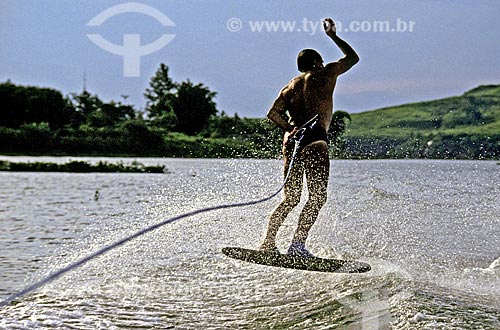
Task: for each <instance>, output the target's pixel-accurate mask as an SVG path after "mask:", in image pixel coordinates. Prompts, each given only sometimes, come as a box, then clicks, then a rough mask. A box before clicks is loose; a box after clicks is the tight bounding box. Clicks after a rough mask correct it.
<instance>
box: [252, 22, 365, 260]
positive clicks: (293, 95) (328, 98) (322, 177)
mask: <svg viewBox="0 0 500 330" xmlns="http://www.w3.org/2000/svg"><path fill="white" fill-rule="evenodd" d="M323 27H324V29H325V32H326V34H327V35H328V36H329V37H330V38H331V39H332V40H333V42H334V43H335V44H336V45H337V46H338V47H339V48H340V50H341V51H342V52H343V53H344V55H345V57H343V58H341V59H340V60H338V61H337V62H332V63H328V64H327V65H326V66H324V65H323V59H322V58H321V55H320V54H319V53H318V52H316V51H315V50H313V49H304V50H302V51H301V52H300V53H299V55H298V57H297V65H298V69H299V71H300V72H302V73H301V74H300V75H298V76H297V77H295V78H293V79H292V80H291V81H290V82H289V83H288V85H286V86H285V87H284V88H283V89H282V90H281V92H280V94H279V96H278V98H277V99H276V100H275V101H274V103H273V105H272V107H271V109H270V110H269V112H268V113H267V117H268V118H269V119H270V120H271V121H273V122H274V123H275V124H276V125H277V126H278V127H280V128H282V129H283V130H284V131H285V135H284V138H283V154H284V171H285V175H286V173H287V171H288V166H289V165H290V160H291V156H292V152H293V143H289V142H290V141H289V139H290V138H291V137H292V136H293V135H294V134H295V133H296V132H297V130H298V127H300V126H302V125H303V124H304V123H306V122H307V121H309V120H310V119H311V118H313V117H314V116H315V115H318V121H317V123H316V125H314V127H313V128H312V129H309V130H306V133H305V135H304V138H303V139H302V142H301V150H300V151H299V152H298V154H297V156H296V158H295V160H294V165H293V168H292V171H291V173H290V177H289V179H288V181H287V182H286V185H285V191H284V198H283V200H282V201H281V202H280V204H279V205H278V206H277V207H276V209H275V210H274V211H273V213H272V215H271V217H270V219H269V226H268V229H267V235H266V238H265V240H264V243H263V244H262V246H261V250H265V251H275V252H279V251H278V249H277V248H276V235H277V233H278V230H279V228H280V226H281V225H282V224H283V222H284V221H285V219H286V217H287V215H288V214H289V213H290V211H292V209H293V208H294V207H295V206H297V205H298V204H299V201H300V195H301V193H302V184H303V177H304V174H305V176H306V181H307V189H308V192H309V197H308V200H307V202H306V204H305V206H304V209H303V210H302V212H301V214H300V217H299V222H298V226H297V230H296V232H295V235H294V237H293V240H292V244H291V245H290V248H289V249H288V254H290V255H299V256H304V257H310V256H312V255H311V253H310V252H309V251H307V250H306V248H305V243H306V239H307V235H308V233H309V230H310V229H311V227H312V226H313V224H314V222H315V221H316V218H317V217H318V214H319V211H320V209H321V208H322V207H323V205H324V204H325V203H326V195H327V186H328V176H329V172H330V160H329V157H328V144H327V142H328V140H327V132H328V129H329V127H330V122H331V119H332V114H333V90H334V89H335V84H336V81H337V77H338V76H339V75H341V74H342V73H344V72H346V71H347V70H349V69H350V68H351V67H352V66H353V65H355V64H356V63H357V62H358V61H359V57H358V55H357V54H356V52H355V51H354V50H353V49H352V48H351V46H349V45H348V44H347V43H346V42H345V41H344V40H342V39H340V38H339V37H338V36H337V33H336V29H335V23H334V22H333V20H332V19H331V18H327V19H325V20H324V21H323Z"/></svg>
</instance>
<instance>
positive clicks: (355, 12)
mask: <svg viewBox="0 0 500 330" xmlns="http://www.w3.org/2000/svg"><path fill="white" fill-rule="evenodd" d="M127 3H129V5H128V7H124V6H121V7H115V8H114V9H113V10H112V11H111V12H110V15H108V16H109V17H108V18H107V19H106V18H105V17H104V18H103V17H101V18H102V19H101V20H100V21H98V22H96V20H98V18H96V20H94V22H93V23H94V24H89V23H90V22H91V20H92V19H94V18H95V17H96V16H97V15H99V14H100V13H102V12H103V11H105V10H106V9H108V8H111V7H113V6H117V5H123V4H127ZM139 4H143V5H147V8H149V9H144V8H146V7H144V6H141V5H139ZM120 8H121V9H124V10H123V12H122V13H120V11H119V9H120ZM130 9H133V10H135V11H137V10H139V11H142V12H140V13H137V12H126V11H130ZM155 10H156V11H155ZM113 14H114V15H113ZM159 14H161V15H160V16H161V17H160V16H159ZM151 15H152V16H151ZM165 17H166V18H165ZM325 17H332V18H333V19H334V20H336V21H338V22H339V25H340V26H341V28H342V31H339V32H338V34H339V36H340V37H342V38H343V39H345V40H346V41H347V42H349V43H350V44H351V45H352V46H353V47H354V48H355V50H356V51H357V52H358V54H359V55H360V57H361V61H360V62H359V64H358V65H356V66H355V67H354V68H353V69H352V70H351V71H349V72H348V73H346V74H345V75H344V76H341V77H340V78H339V80H338V84H337V90H336V93H335V109H339V110H347V111H352V112H358V111H364V110H371V109H376V108H380V107H382V106H389V105H396V104H401V103H407V102H416V101H422V100H429V99H436V98H441V97H446V96H451V95H459V94H462V93H463V92H464V91H466V90H468V89H470V88H473V87H475V86H477V85H479V84H488V83H493V84H498V83H500V42H499V41H500V19H499V18H500V1H498V0H477V1H473V0H470V1H466V0H411V1H409V0H407V1H401V0H377V1H373V0H360V1H352V0H337V1H335V0H326V1H304V0H301V1H290V0H282V1H264V0H259V1H238V0H230V1H229V0H223V1H222V0H221V1H208V0H207V1H190V0H182V1H168V0H154V1H153V0H151V1H149V0H146V1H137V2H134V3H132V4H130V2H128V1H115V0H113V1H111V0H109V1H108V0H78V1H77V0H0V81H2V82H3V81H5V80H7V79H11V80H12V81H13V82H14V83H17V84H23V85H37V86H44V87H52V88H56V89H58V90H61V91H62V92H63V93H64V94H68V93H71V92H80V91H81V90H82V85H83V76H84V72H86V77H87V89H88V90H89V91H90V92H91V93H95V94H98V95H99V97H101V98H102V99H103V100H105V101H109V100H116V101H119V100H122V98H121V95H129V98H128V99H127V103H132V104H134V105H136V107H137V108H139V109H140V108H143V107H144V104H145V99H144V97H143V92H144V90H145V88H146V87H147V86H148V83H149V80H150V78H151V76H152V75H153V74H154V72H155V71H156V70H157V68H158V67H159V65H160V63H165V64H167V65H168V66H169V67H170V73H171V76H172V78H173V79H174V80H175V81H177V82H180V81H184V80H186V79H188V78H189V79H190V80H191V81H193V82H195V83H198V82H201V83H204V84H205V85H207V86H208V87H209V88H210V89H211V90H213V91H216V92H217V93H218V96H217V99H216V102H217V104H218V109H219V110H221V111H222V110H223V111H225V112H226V113H228V114H234V113H235V112H236V113H238V114H239V115H240V116H245V117H263V116H265V114H266V112H267V110H268V108H269V106H270V105H271V103H272V101H273V100H274V98H275V97H276V95H277V93H278V91H279V90H280V89H281V87H282V86H283V85H285V84H286V83H287V82H288V81H289V80H290V79H291V78H292V77H293V76H295V75H297V74H298V71H297V69H296V62H295V61H296V56H297V53H298V52H299V51H300V50H301V49H303V48H315V49H317V50H318V51H319V52H320V53H321V54H322V55H323V58H324V60H325V62H329V61H334V60H337V59H339V58H340V57H342V53H341V52H340V50H339V49H338V48H337V47H336V46H335V45H334V44H333V43H332V42H331V40H330V39H329V38H328V37H326V35H325V34H324V32H323V31H322V29H321V26H320V25H319V22H320V21H321V19H323V18H325ZM280 21H282V22H281V23H280ZM266 22H267V23H266ZM174 24H175V25H174ZM259 24H283V25H277V26H273V25H269V26H267V27H268V28H270V30H267V31H266V25H261V26H260V27H262V30H261V32H258V31H256V29H258V28H259ZM381 28H388V30H389V31H380V29H381ZM315 29H316V30H315ZM375 29H377V30H379V31H374V30H375ZM398 29H399V31H398ZM285 30H286V31H285ZM291 30H293V31H291ZM90 34H93V35H100V36H101V38H102V39H105V40H108V42H109V43H113V44H115V45H117V46H119V45H123V44H124V39H125V38H124V35H126V34H128V35H129V36H130V35H132V34H136V35H140V37H137V36H136V37H131V38H129V40H128V42H129V43H127V47H128V48H126V56H127V57H128V58H129V60H130V61H131V62H129V64H127V67H128V69H130V70H132V69H135V70H136V72H135V73H134V72H132V74H135V75H139V76H138V77H130V76H126V75H130V74H131V72H128V73H127V72H124V56H123V54H122V55H115V54H111V53H110V52H108V51H106V50H104V49H102V48H100V47H99V46H98V45H96V44H95V43H93V42H92V41H91V40H90V38H89V37H88V36H87V35H90ZM164 35H170V36H166V38H167V39H168V38H172V37H173V35H175V36H174V38H173V40H172V41H170V42H169V43H167V44H166V45H165V46H164V47H163V48H161V49H159V50H157V51H156V52H153V53H151V54H149V55H143V56H142V57H141V56H139V57H136V59H137V60H136V62H133V60H132V59H131V58H132V57H131V54H132V53H133V49H132V48H130V47H131V45H132V43H133V39H134V38H135V42H136V43H138V44H140V45H141V46H142V45H146V44H150V43H153V42H155V41H156V40H157V39H159V38H161V37H162V36H164ZM138 38H140V40H137V39H138ZM160 41H161V40H160ZM142 49H143V50H145V49H146V48H142ZM153 50H154V49H153ZM118 51H119V50H118ZM130 63H140V67H137V66H135V65H132V64H130ZM132 71H133V70H132Z"/></svg>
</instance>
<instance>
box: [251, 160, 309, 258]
mask: <svg viewBox="0 0 500 330" xmlns="http://www.w3.org/2000/svg"><path fill="white" fill-rule="evenodd" d="M290 157H291V153H289V152H285V166H284V175H285V176H286V175H287V173H288V167H289V165H290V161H291V159H290ZM300 158H301V155H300V154H297V156H296V158H295V160H294V164H293V168H292V171H291V173H290V177H289V178H288V181H287V182H286V184H285V190H284V197H283V200H282V201H281V202H280V203H279V204H278V206H277V207H276V208H275V209H274V211H273V213H272V214H271V217H270V219H269V225H268V228H267V234H266V238H265V239H264V243H263V244H262V245H261V247H260V249H261V250H274V249H276V235H277V234H278V230H279V228H280V227H281V225H282V224H283V222H285V219H286V217H287V216H288V214H289V213H290V212H291V211H292V210H293V209H294V208H295V206H297V205H298V204H299V202H300V195H301V194H302V184H303V180H304V179H303V177H304V163H303V161H302V160H301V159H300Z"/></svg>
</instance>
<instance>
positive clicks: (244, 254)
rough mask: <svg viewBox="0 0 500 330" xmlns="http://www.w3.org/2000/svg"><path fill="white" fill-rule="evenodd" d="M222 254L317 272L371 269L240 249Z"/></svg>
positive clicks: (356, 263) (228, 249)
mask: <svg viewBox="0 0 500 330" xmlns="http://www.w3.org/2000/svg"><path fill="white" fill-rule="evenodd" d="M222 253H223V254H225V255H226V256H228V257H230V258H234V259H238V260H243V261H246V262H251V263H256V264H260V265H266V266H274V267H282V268H292V269H300V270H309V271H316V272H328V273H365V272H368V271H369V270H370V269H371V266H370V265H369V264H367V263H364V262H360V261H354V260H341V259H324V258H318V257H299V256H290V255H287V254H281V253H276V252H269V251H259V250H251V249H245V248H240V247H225V248H223V249H222Z"/></svg>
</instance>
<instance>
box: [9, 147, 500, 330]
mask: <svg viewBox="0 0 500 330" xmlns="http://www.w3.org/2000/svg"><path fill="white" fill-rule="evenodd" d="M0 158H1V159H7V160H11V161H21V160H27V159H28V160H31V161H34V160H40V158H35V157H0ZM72 159H81V158H77V157H73V158H72ZM86 159H87V158H86ZM42 160H43V161H57V162H64V161H66V160H67V159H64V158H51V157H44V158H43V159H42ZM90 160H92V161H97V160H100V158H99V159H90ZM108 160H109V159H108ZM137 160H138V161H140V162H142V163H145V164H164V165H166V167H167V169H168V170H169V173H166V174H96V173H90V174H73V173H19V172H10V173H8V172H0V186H1V189H0V223H1V231H0V246H1V254H0V276H1V282H0V299H5V298H7V297H8V296H9V294H11V293H13V292H16V291H19V290H21V289H23V288H24V287H26V286H27V285H29V284H31V283H33V282H35V281H38V280H40V279H42V278H44V277H45V276H47V275H48V274H50V273H52V272H54V271H56V270H58V269H61V268H62V267H64V266H66V265H68V264H70V263H71V262H74V261H76V260H78V259H79V258H82V257H85V256H87V255H88V254H90V253H92V252H94V251H96V250H98V249H100V248H101V247H103V246H105V245H107V244H111V243H113V242H114V241H116V240H118V239H121V238H124V237H126V236H128V235H130V234H132V233H134V232H136V231H138V230H140V229H142V228H145V227H147V226H149V225H153V224H155V223H158V222H160V221H162V220H164V219H168V218H171V217H173V216H176V215H179V214H183V213H186V212H189V211H193V210H196V209H200V208H204V207H207V206H215V205H218V204H222V203H224V204H226V203H233V202H241V201H250V200H255V199H259V198H261V197H265V196H268V195H271V194H272V193H274V192H275V191H276V190H277V189H278V188H279V186H280V185H281V178H280V173H281V162H280V161H278V160H241V159H240V160H190V159H137ZM114 161H116V159H115V160H114ZM123 161H124V162H128V161H131V159H123ZM96 191H98V198H97V199H96V198H95V195H96ZM499 197H500V166H499V165H497V164H496V162H490V161H430V160H398V161H389V160H384V161H382V160H380V161H379V160H376V161H375V160H374V161H332V164H331V176H330V184H329V200H328V203H327V205H326V206H325V208H324V209H323V210H322V212H321V213H320V216H319V219H318V221H317V223H316V225H315V226H314V227H313V230H312V232H311V234H310V237H309V241H308V246H309V248H310V250H311V252H313V253H314V254H316V255H318V256H322V257H343V258H350V259H357V260H361V261H365V262H368V263H370V264H371V265H372V270H371V271H370V272H368V273H365V274H328V273H316V272H306V271H296V270H289V269H281V268H274V267H266V266H259V265H254V264H249V263H243V262H240V261H236V260H233V259H229V258H227V257H225V256H224V255H222V253H221V252H220V250H221V249H222V247H224V246H228V245H229V246H242V247H249V248H257V247H258V246H259V245H260V242H261V240H262V239H263V235H264V233H265V230H266V225H267V217H268V215H269V214H270V212H271V211H272V210H273V208H274V206H275V205H276V204H277V203H278V200H279V198H278V197H276V198H274V199H273V200H271V201H269V202H266V203H263V204H260V205H258V206H252V207H243V208H234V209H228V210H220V211H214V212H209V213H204V214H201V215H198V216H195V217H191V218H186V219H182V220H179V221H177V222H174V223H172V224H168V225H166V226H164V227H162V228H160V229H158V230H156V231H154V232H152V233H148V234H146V235H144V236H141V237H139V238H138V239H136V240H134V241H132V242H130V243H127V244H125V245H123V246H121V247H119V248H117V249H116V250H113V251H111V252H109V253H108V254H106V255H104V256H101V257H99V258H97V259H95V260H93V261H90V262H89V263H87V264H85V265H84V266H82V267H80V268H77V269H75V270H73V271H71V272H69V273H67V274H65V275H64V276H62V277H61V278H59V279H57V280H56V281H54V282H52V283H50V284H48V285H46V286H44V287H42V288H40V289H38V290H36V291H35V292H33V293H31V294H29V295H26V296H24V297H22V298H20V299H17V300H16V301H15V302H13V303H12V304H10V305H8V306H3V307H0V329H3V328H5V329H24V328H26V329H40V328H62V329H64V328H67V329H96V328H102V329H121V328H157V329H168V328H179V329H230V328H238V329H268V328H277V329H337V328H338V329H499V328H500V285H499V284H500V198H499ZM304 200H305V196H304V198H303V201H302V203H301V205H303V203H304ZM298 212H299V210H297V211H294V212H293V213H292V214H291V215H290V217H289V218H288V220H287V222H286V223H285V225H284V226H283V227H282V229H281V231H280V233H279V238H278V247H279V248H280V249H281V250H282V251H285V249H286V248H287V246H288V244H289V241H290V238H291V236H292V234H293V231H294V229H295V226H296V221H297V217H298Z"/></svg>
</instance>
